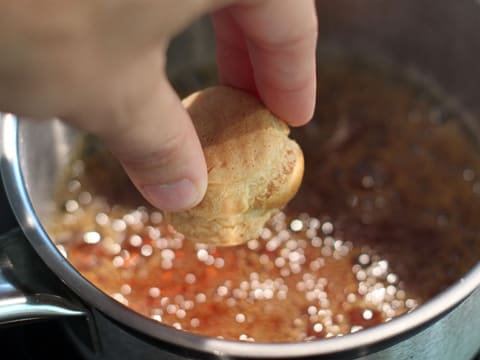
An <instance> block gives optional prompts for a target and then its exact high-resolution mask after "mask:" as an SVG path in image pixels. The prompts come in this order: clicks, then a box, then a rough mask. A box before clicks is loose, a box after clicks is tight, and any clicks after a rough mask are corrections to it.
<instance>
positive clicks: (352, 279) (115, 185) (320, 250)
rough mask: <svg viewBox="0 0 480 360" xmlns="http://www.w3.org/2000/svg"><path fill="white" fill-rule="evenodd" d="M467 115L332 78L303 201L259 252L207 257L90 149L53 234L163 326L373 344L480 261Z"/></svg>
mask: <svg viewBox="0 0 480 360" xmlns="http://www.w3.org/2000/svg"><path fill="white" fill-rule="evenodd" d="M463 124H464V122H463V115H462V114H461V113H460V112H459V111H456V110H452V108H451V107H449V106H447V104H446V101H445V98H444V97H442V96H437V95H435V94H434V91H433V90H431V89H428V88H426V87H425V86H422V85H421V84H419V83H418V81H415V80H414V79H413V80H412V79H409V78H408V76H405V75H398V74H397V73H396V72H395V71H391V70H388V69H387V68H381V67H372V66H370V65H369V64H367V63H361V62H358V61H356V60H355V61H353V60H352V61H350V60H348V61H342V62H338V61H337V62H328V63H325V64H321V65H320V67H319V80H318V102H317V110H316V115H315V119H314V121H313V122H312V123H311V124H310V125H308V126H307V127H304V128H301V129H296V130H295V131H294V136H296V137H297V139H298V141H299V142H300V143H301V145H302V147H303V149H304V151H305V155H306V173H305V180H304V183H303V185H302V188H301V190H300V192H299V194H298V195H297V197H296V198H295V199H294V200H293V201H292V203H291V204H290V205H289V206H288V208H287V209H286V210H285V211H284V212H280V213H278V214H277V215H276V216H274V217H273V218H272V219H271V221H270V222H269V223H268V224H267V226H266V227H265V229H264V230H263V232H262V234H261V236H260V237H259V238H258V239H252V240H251V241H249V242H248V243H247V244H245V245H241V246H237V247H233V248H215V247H208V246H203V245H198V244H197V245H196V244H193V243H191V242H189V241H188V240H186V239H184V238H183V236H182V235H181V234H179V233H177V232H175V230H174V229H173V227H172V226H170V225H169V224H166V223H165V222H164V221H163V216H162V214H161V213H160V212H158V211H155V210H154V209H152V208H150V207H149V206H148V205H147V204H146V203H145V202H144V201H143V200H142V199H141V198H140V197H139V195H138V194H137V193H136V192H135V191H134V190H133V187H132V185H131V184H130V183H129V181H128V179H127V178H126V177H125V175H124V174H123V172H122V171H121V169H120V167H119V166H118V165H117V164H116V163H115V162H114V161H113V160H112V159H111V158H110V156H109V155H108V154H107V153H106V152H105V151H104V150H102V149H101V148H100V146H98V145H97V144H95V143H94V142H91V141H90V140H87V142H86V146H84V147H83V153H82V156H81V157H80V159H73V160H72V162H71V164H70V167H69V168H68V169H67V176H66V177H65V179H64V180H62V186H61V187H60V191H59V211H58V213H57V214H55V216H54V217H53V219H52V222H51V226H50V233H51V234H52V236H53V237H54V239H55V240H56V242H57V244H58V247H59V248H60V250H61V251H63V252H64V254H65V255H66V256H67V257H68V259H69V260H70V261H71V262H72V264H73V265H74V266H75V267H76V268H77V269H78V270H79V271H80V272H81V273H82V274H83V275H84V276H85V277H86V278H87V279H89V280H90V281H91V282H93V283H94V284H95V285H97V286H98V287H99V288H101V289H102V290H104V291H105V292H106V293H108V294H110V295H111V296H112V297H114V298H115V299H116V300H118V301H120V302H122V303H124V304H125V305H127V306H129V307H131V308H132V309H134V310H136V311H138V312H140V313H142V314H144V315H145V316H148V317H151V318H152V319H155V320H157V321H160V322H162V323H164V324H167V325H170V326H173V327H175V328H178V329H183V330H186V331H191V332H195V333H198V334H203V335H207V336H214V337H222V338H226V339H234V340H241V341H305V340H311V339H315V338H323V337H331V336H338V335H344V334H348V333H350V332H355V331H359V330H361V329H363V328H365V327H369V326H372V325H375V324H378V323H380V322H384V321H388V320H390V319H391V318H393V317H395V316H398V315H400V314H402V313H405V312H407V311H410V310H412V309H414V308H416V307H417V306H418V305H419V304H421V303H422V302H424V301H426V300H427V299H428V298H430V297H431V296H433V295H435V294H437V293H438V292H440V291H441V290H442V289H444V288H445V287H446V286H448V285H450V284H452V283H453V282H454V281H456V280H457V279H459V278H460V277H461V276H462V274H464V273H465V271H466V270H468V269H469V268H471V267H472V266H473V264H475V263H476V262H477V261H478V257H479V254H480V240H479V234H480V232H479V231H480V225H479V224H478V223H479V222H478V218H479V216H480V177H479V178H478V179H477V176H479V174H480V159H479V156H478V151H477V147H476V144H474V143H473V141H472V138H471V137H470V136H467V133H466V132H465V129H464V128H463V126H464V125H463Z"/></svg>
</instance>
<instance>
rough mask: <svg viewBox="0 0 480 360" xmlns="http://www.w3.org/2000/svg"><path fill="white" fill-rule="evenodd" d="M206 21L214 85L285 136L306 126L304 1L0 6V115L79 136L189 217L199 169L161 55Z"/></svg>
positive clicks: (309, 4) (309, 46)
mask: <svg viewBox="0 0 480 360" xmlns="http://www.w3.org/2000/svg"><path fill="white" fill-rule="evenodd" d="M208 12H213V13H214V15H213V19H214V26H215V31H216V38H217V45H218V46H217V60H218V67H219V75H220V79H221V81H222V83H223V84H226V85H230V86H232V87H236V88H240V89H244V90H247V91H250V92H254V93H256V94H257V95H258V96H259V97H260V98H261V99H262V101H263V102H264V103H265V104H266V106H267V107H269V108H270V110H271V111H272V112H273V113H275V114H276V115H277V116H278V117H279V118H281V119H283V120H285V121H286V122H288V123H289V124H290V125H293V126H295V125H302V124H304V123H306V122H307V121H308V120H309V119H310V117H311V115H312V112H313V107H314V97H315V45H316V36H317V24H316V15H315V9H314V4H313V1H311V0H302V1H298V0H297V1H295V0H282V1H275V0H238V1H234V0H203V1H199V0H182V1H175V0H156V1H154V0H134V1H133V0H119V1H116V2H111V1H104V0H102V1H85V0H72V1H69V2H65V1H63V0H48V1H42V2H38V1H34V0H24V1H11V2H10V1H2V0H0V50H1V51H0V53H1V56H0V111H9V112H14V113H17V114H19V115H25V116H29V117H34V118H48V117H59V118H61V119H63V120H65V121H67V122H69V123H71V124H73V125H74V126H77V127H79V128H82V129H84V130H87V131H89V132H91V133H93V134H95V135H97V136H98V137H99V138H100V139H101V140H102V141H104V142H105V144H106V145H107V146H108V147H109V149H110V150H111V151H112V153H113V154H114V155H115V156H116V157H117V158H118V159H119V160H120V162H121V163H122V165H123V167H124V169H125V170H126V172H127V173H128V175H129V176H130V178H131V180H132V182H133V183H134V184H135V186H136V187H137V188H138V190H139V191H140V192H141V193H142V194H143V196H144V197H145V198H146V199H147V200H148V201H149V202H151V203H152V204H153V205H155V206H156V207H158V208H160V209H163V210H171V211H173V210H179V209H185V208H189V207H192V206H194V205H196V204H197V203H198V202H199V201H200V200H201V199H202V197H203V195H204V193H205V190H206V186H207V170H206V166H205V160H204V157H203V152H202V150H201V146H200V143H199V140H198V138H197V136H196V133H195V129H194V127H193V125H192V122H191V120H190V119H189V117H188V114H187V113H186V111H185V109H184V108H183V107H182V105H181V102H180V100H179V98H178V96H177V95H176V93H175V91H174V90H173V89H172V87H171V85H170V84H169V82H168V79H167V77H166V74H165V62H166V58H165V52H166V49H167V47H168V42H169V39H170V38H171V37H172V36H174V35H175V34H176V33H177V32H178V31H180V30H181V29H182V28H183V27H185V26H187V25H188V24H189V23H190V22H191V21H192V20H193V19H194V18H196V17H198V16H200V15H203V14H205V13H208Z"/></svg>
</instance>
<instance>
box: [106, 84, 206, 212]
mask: <svg viewBox="0 0 480 360" xmlns="http://www.w3.org/2000/svg"><path fill="white" fill-rule="evenodd" d="M136 103H138V104H139V105H133V106H132V104H122V108H121V111H116V112H114V113H115V115H114V116H115V117H117V118H116V119H115V120H114V121H113V122H112V123H109V126H110V128H108V129H106V130H104V131H102V134H100V137H101V139H102V140H103V141H104V142H105V144H106V145H107V146H108V148H109V149H110V150H111V151H112V153H113V154H114V155H115V156H116V157H117V158H118V159H119V160H120V162H121V164H122V166H123V167H124V169H125V171H126V172H127V174H128V176H129V177H130V179H131V180H132V182H133V183H134V184H135V186H136V187H137V189H138V190H139V191H140V193H141V194H142V195H143V196H144V197H145V198H146V199H147V200H148V201H149V202H150V203H151V204H152V205H154V206H155V207H157V208H159V209H161V210H167V211H178V210H183V209H188V208H191V207H193V206H195V205H197V204H198V203H199V202H200V201H201V199H202V198H203V196H204V195H205V191H206V188H207V169H206V164H205V158H204V155H203V151H202V148H201V145H200V141H199V139H198V137H197V134H196V132H195V128H194V126H193V124H192V122H191V120H190V117H189V115H188V113H187V112H186V110H185V108H184V107H183V106H182V104H181V102H180V100H179V98H178V96H177V94H176V93H175V91H174V90H173V89H172V87H171V86H170V84H169V83H168V81H167V80H166V79H165V78H163V79H162V80H160V81H159V82H158V84H157V85H156V89H154V90H153V91H152V92H150V94H149V95H148V98H146V99H142V101H140V102H136Z"/></svg>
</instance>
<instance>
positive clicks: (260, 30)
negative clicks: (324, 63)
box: [214, 0, 318, 125]
mask: <svg viewBox="0 0 480 360" xmlns="http://www.w3.org/2000/svg"><path fill="white" fill-rule="evenodd" d="M214 25H215V30H216V31H215V32H216V37H217V61H218V67H219V73H220V79H221V81H222V82H223V83H225V84H226V85H230V86H233V87H238V88H242V89H244V90H247V91H251V92H256V93H258V95H259V97H260V98H261V99H262V101H263V102H264V103H265V105H266V106H267V107H268V108H270V110H271V111H272V112H273V113H275V114H276V115H277V116H278V117H280V118H281V119H283V120H285V121H287V122H288V123H289V124H290V125H302V124H305V123H306V122H307V121H308V120H310V118H311V116H312V114H313V109H314V105H315V86H316V75H315V69H316V65H315V49H316V42H317V33H318V25H317V17H316V11H315V5H314V2H313V1H311V0H301V1H298V0H282V1H275V0H263V1H258V0H257V1H243V2H239V3H237V4H235V5H233V6H230V7H228V8H224V9H222V10H220V11H219V12H217V13H216V14H215V15H214Z"/></svg>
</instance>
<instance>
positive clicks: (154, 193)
mask: <svg viewBox="0 0 480 360" xmlns="http://www.w3.org/2000/svg"><path fill="white" fill-rule="evenodd" d="M143 191H144V192H145V196H146V197H147V199H148V200H149V201H150V202H151V203H152V204H153V205H155V206H156V207H157V208H159V209H161V210H166V211H179V210H184V209H189V208H191V207H193V206H195V205H196V204H197V203H198V202H199V200H200V199H199V197H200V195H199V191H198V189H197V188H196V187H195V185H194V184H193V182H192V181H190V180H189V179H182V180H179V181H176V182H173V183H169V184H161V185H144V186H143Z"/></svg>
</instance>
